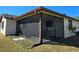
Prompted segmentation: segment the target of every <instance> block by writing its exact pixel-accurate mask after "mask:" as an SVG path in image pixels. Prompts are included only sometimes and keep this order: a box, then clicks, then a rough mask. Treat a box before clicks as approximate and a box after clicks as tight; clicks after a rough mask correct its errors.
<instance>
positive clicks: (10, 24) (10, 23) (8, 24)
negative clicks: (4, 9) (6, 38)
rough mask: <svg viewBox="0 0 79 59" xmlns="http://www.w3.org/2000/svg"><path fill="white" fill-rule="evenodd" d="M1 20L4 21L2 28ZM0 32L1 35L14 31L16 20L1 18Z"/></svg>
mask: <svg viewBox="0 0 79 59" xmlns="http://www.w3.org/2000/svg"><path fill="white" fill-rule="evenodd" d="M2 22H4V26H3V27H4V28H2ZM0 32H1V33H2V34H3V35H10V34H15V33H16V21H15V20H9V19H6V18H4V17H3V18H2V21H1V23H0Z"/></svg>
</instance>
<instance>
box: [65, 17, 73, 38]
mask: <svg viewBox="0 0 79 59" xmlns="http://www.w3.org/2000/svg"><path fill="white" fill-rule="evenodd" d="M73 25H75V23H74V20H72V26H73ZM71 36H75V33H73V32H72V31H71V30H69V18H64V38H67V37H71Z"/></svg>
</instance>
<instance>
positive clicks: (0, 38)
mask: <svg viewBox="0 0 79 59" xmlns="http://www.w3.org/2000/svg"><path fill="white" fill-rule="evenodd" d="M32 45H33V42H32V41H30V40H24V41H17V42H15V41H13V40H11V38H9V37H6V36H4V35H2V34H0V51H1V52H10V51H11V52H22V51H23V52H24V51H26V52H77V51H78V52H79V48H78V47H75V46H67V45H64V44H60V43H57V42H49V43H46V44H42V45H40V46H37V47H34V48H30V49H28V48H26V47H27V46H32Z"/></svg>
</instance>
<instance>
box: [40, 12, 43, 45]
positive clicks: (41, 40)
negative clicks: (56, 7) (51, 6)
mask: <svg viewBox="0 0 79 59" xmlns="http://www.w3.org/2000/svg"><path fill="white" fill-rule="evenodd" d="M39 43H40V44H42V43H43V39H42V13H40V14H39Z"/></svg>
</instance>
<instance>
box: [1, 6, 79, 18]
mask: <svg viewBox="0 0 79 59" xmlns="http://www.w3.org/2000/svg"><path fill="white" fill-rule="evenodd" d="M37 7H38V6H0V14H3V13H5V14H6V13H8V14H13V15H17V16H19V15H22V14H23V13H26V12H28V11H30V10H32V9H35V8H37ZM44 7H46V8H48V9H51V10H54V11H57V12H60V13H62V14H66V15H69V16H72V17H77V16H79V6H44Z"/></svg>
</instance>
